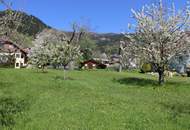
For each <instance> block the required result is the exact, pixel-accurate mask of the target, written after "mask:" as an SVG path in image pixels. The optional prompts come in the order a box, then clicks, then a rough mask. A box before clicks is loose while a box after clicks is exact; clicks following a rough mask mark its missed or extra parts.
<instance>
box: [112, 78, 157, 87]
mask: <svg viewBox="0 0 190 130" xmlns="http://www.w3.org/2000/svg"><path fill="white" fill-rule="evenodd" d="M113 82H117V83H120V84H124V85H131V86H139V87H145V86H152V87H154V86H159V85H158V82H157V81H156V80H152V79H144V78H135V77H128V78H121V79H113Z"/></svg>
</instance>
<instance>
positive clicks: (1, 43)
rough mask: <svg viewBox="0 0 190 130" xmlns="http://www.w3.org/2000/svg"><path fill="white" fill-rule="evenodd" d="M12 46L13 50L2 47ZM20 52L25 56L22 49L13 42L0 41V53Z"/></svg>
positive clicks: (25, 52)
mask: <svg viewBox="0 0 190 130" xmlns="http://www.w3.org/2000/svg"><path fill="white" fill-rule="evenodd" d="M5 44H6V45H12V46H13V48H8V47H7V48H5V47H4V46H3V45H5ZM1 46H3V47H1ZM18 50H19V51H21V52H22V53H24V54H27V51H25V50H24V49H22V48H21V47H20V46H19V45H17V44H15V43H13V42H10V41H6V40H2V39H0V51H3V52H17V51H18Z"/></svg>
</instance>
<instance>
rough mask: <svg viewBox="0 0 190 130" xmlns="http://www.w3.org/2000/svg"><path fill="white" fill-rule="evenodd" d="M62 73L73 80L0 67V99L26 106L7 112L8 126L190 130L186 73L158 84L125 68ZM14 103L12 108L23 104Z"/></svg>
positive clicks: (189, 86) (58, 74)
mask: <svg viewBox="0 0 190 130" xmlns="http://www.w3.org/2000/svg"><path fill="white" fill-rule="evenodd" d="M68 75H69V77H72V78H73V80H67V81H63V80H62V79H63V72H62V71H52V70H51V71H49V72H48V73H46V74H43V73H37V72H36V71H34V70H14V69H0V98H1V99H2V98H12V99H15V100H21V101H22V100H24V102H26V103H25V105H26V106H27V107H26V108H27V109H25V110H23V111H22V112H20V114H18V113H17V114H16V115H14V116H13V117H12V118H14V120H15V125H9V127H13V128H14V129H17V130H29V129H31V130H60V129H71V130H78V129H81V130H92V129H93V130H94V129H96V130H124V129H129V130H145V129H146V130H188V129H190V102H189V101H190V81H189V79H188V78H180V77H176V78H173V79H171V80H169V81H168V83H167V84H166V86H165V87H163V88H160V87H156V80H155V78H151V77H150V76H148V75H143V74H138V73H131V72H125V73H116V72H105V71H90V72H86V71H82V72H79V71H73V72H68ZM134 77H136V78H134ZM155 87H156V88H155ZM154 88H155V89H154ZM1 103H2V101H0V105H1ZM18 104H19V103H18ZM20 104H21V105H18V107H16V108H21V107H20V106H23V105H22V103H20ZM1 106H2V105H1ZM1 109H2V108H1V107H0V110H1ZM0 112H1V111H0ZM17 115H20V116H17ZM1 118H2V117H1ZM8 119H9V118H8Z"/></svg>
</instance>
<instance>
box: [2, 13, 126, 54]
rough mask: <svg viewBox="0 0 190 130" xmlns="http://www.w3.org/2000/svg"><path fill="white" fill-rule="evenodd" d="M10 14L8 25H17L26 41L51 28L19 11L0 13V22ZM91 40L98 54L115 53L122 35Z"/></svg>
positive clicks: (96, 34)
mask: <svg viewBox="0 0 190 130" xmlns="http://www.w3.org/2000/svg"><path fill="white" fill-rule="evenodd" d="M10 12H11V17H12V18H11V19H13V20H14V21H13V23H10V28H12V27H14V25H15V24H17V23H19V27H18V30H17V31H18V32H19V33H21V34H22V35H24V36H25V37H30V38H28V39H31V38H32V39H33V38H34V37H35V36H36V34H38V33H39V32H42V30H44V29H47V28H51V27H50V26H48V25H47V24H45V23H44V22H43V21H41V20H40V19H39V18H37V17H35V16H33V15H28V14H27V13H25V12H20V11H13V10H5V11H0V20H4V19H2V18H3V17H4V18H5V17H7V18H8V17H9V16H10ZM0 26H3V25H0ZM57 31H59V30H57ZM65 33H66V34H67V35H70V34H71V32H65ZM91 38H92V39H93V40H95V41H96V44H97V49H98V50H99V51H100V52H108V53H117V52H118V46H119V41H120V40H121V39H122V38H123V35H122V34H116V33H104V34H99V33H91ZM32 39H31V40H32ZM27 43H29V42H27ZM27 43H25V45H24V46H27V45H26V44H27ZM30 46H31V42H30V44H29V45H28V47H30Z"/></svg>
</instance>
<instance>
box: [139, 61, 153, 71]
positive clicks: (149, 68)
mask: <svg viewBox="0 0 190 130" xmlns="http://www.w3.org/2000/svg"><path fill="white" fill-rule="evenodd" d="M151 71H152V65H151V64H150V63H145V64H143V65H142V68H141V72H143V73H147V72H151Z"/></svg>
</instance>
